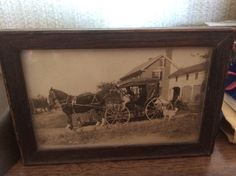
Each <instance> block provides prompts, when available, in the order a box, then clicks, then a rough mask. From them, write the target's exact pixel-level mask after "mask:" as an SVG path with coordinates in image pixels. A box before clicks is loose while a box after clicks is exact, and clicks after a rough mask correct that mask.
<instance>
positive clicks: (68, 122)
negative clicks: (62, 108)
mask: <svg viewBox="0 0 236 176" xmlns="http://www.w3.org/2000/svg"><path fill="white" fill-rule="evenodd" d="M67 117H68V119H67V126H66V128H69V129H71V130H72V129H73V123H72V114H67Z"/></svg>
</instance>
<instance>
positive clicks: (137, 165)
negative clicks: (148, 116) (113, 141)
mask: <svg viewBox="0 0 236 176" xmlns="http://www.w3.org/2000/svg"><path fill="white" fill-rule="evenodd" d="M51 175H55V176H70V175H72V176H76V175H79V176H83V175H86V176H88V175H96V176H98V175H109V176H113V175H114V176H116V175H122V176H125V175H129V176H131V175H135V176H138V175H148V176H151V175H157V176H158V175H160V176H166V175H167V176H180V175H181V176H201V175H204V176H234V175H236V145H232V144H229V143H228V141H227V140H226V138H225V136H224V135H223V134H222V133H220V134H219V135H218V137H217V141H216V146H215V150H214V153H213V154H212V156H211V157H205V156H204V157H187V158H175V159H158V160H135V161H116V162H99V163H82V164H62V165H47V166H25V167H24V166H23V165H22V163H21V161H19V162H18V163H17V164H15V165H14V166H13V167H12V168H11V169H10V170H9V171H8V173H7V174H6V176H51Z"/></svg>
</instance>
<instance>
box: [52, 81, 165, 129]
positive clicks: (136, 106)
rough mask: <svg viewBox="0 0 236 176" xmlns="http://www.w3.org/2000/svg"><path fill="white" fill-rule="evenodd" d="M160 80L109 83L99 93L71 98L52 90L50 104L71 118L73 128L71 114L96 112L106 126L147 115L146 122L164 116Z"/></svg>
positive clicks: (69, 121)
mask: <svg viewBox="0 0 236 176" xmlns="http://www.w3.org/2000/svg"><path fill="white" fill-rule="evenodd" d="M159 93H160V87H159V80H158V79H153V78H150V79H132V80H131V81H126V82H121V83H118V84H114V83H110V84H108V85H107V86H106V89H105V90H104V89H103V90H100V91H98V92H97V93H96V94H93V93H85V94H81V95H79V96H71V95H68V94H66V93H64V92H62V91H60V90H56V89H53V88H51V89H50V91H49V102H50V104H54V103H55V100H57V101H58V103H59V104H60V105H61V109H62V111H63V112H64V113H65V114H66V115H67V116H68V125H69V127H70V128H73V124H72V114H74V113H84V112H89V111H95V113H96V114H97V121H100V122H102V123H103V124H115V123H128V122H129V121H130V120H131V119H132V118H137V117H141V116H146V118H147V119H149V120H152V119H155V118H161V117H163V110H162V103H161V101H160V99H159Z"/></svg>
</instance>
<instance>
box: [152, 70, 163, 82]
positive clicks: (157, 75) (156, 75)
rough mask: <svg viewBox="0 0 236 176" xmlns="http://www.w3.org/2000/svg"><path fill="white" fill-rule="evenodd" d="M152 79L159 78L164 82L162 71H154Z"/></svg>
mask: <svg viewBox="0 0 236 176" xmlns="http://www.w3.org/2000/svg"><path fill="white" fill-rule="evenodd" d="M152 77H153V78H159V79H160V80H162V71H160V70H154V71H152Z"/></svg>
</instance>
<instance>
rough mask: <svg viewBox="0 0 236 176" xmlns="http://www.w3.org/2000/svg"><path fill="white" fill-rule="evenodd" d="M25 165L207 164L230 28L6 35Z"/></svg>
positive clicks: (4, 54) (7, 72) (6, 65)
mask: <svg viewBox="0 0 236 176" xmlns="http://www.w3.org/2000/svg"><path fill="white" fill-rule="evenodd" d="M0 43H1V52H0V58H1V63H2V70H3V74H4V79H5V83H6V88H7V92H8V98H9V104H10V107H11V111H12V116H13V121H14V126H15V132H16V135H17V138H18V143H19V147H20V150H21V154H22V158H23V161H24V163H25V164H26V165H34V164H48V163H72V162H84V161H86V162H88V161H104V160H124V159H125V160H126V159H145V158H166V157H180V156H181V157H182V156H196V155H210V154H211V152H212V150H213V146H214V140H215V135H216V131H217V128H218V123H219V120H220V119H219V112H220V109H221V103H222V98H223V90H224V78H225V73H226V70H227V62H228V58H229V56H230V51H231V48H232V43H233V34H232V30H231V29H227V28H226V29H220V28H217V29H212V28H201V29H187V28H186V29H152V30H88V31H24V32H22V31H21V32H16V31H11V32H2V33H0Z"/></svg>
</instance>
